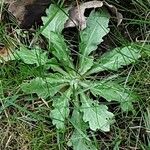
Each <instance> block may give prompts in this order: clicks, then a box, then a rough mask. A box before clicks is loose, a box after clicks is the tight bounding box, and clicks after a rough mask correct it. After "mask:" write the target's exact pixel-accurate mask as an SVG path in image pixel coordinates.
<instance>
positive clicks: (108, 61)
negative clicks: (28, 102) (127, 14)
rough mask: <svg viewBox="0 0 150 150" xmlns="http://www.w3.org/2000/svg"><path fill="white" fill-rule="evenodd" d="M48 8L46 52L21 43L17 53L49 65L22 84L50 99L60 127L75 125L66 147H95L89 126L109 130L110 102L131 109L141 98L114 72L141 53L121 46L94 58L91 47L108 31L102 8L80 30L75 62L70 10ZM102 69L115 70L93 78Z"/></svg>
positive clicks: (93, 149) (30, 61)
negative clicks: (68, 35) (68, 30)
mask: <svg viewBox="0 0 150 150" xmlns="http://www.w3.org/2000/svg"><path fill="white" fill-rule="evenodd" d="M46 13H47V16H46V17H43V18H42V20H43V24H44V28H43V27H42V28H43V30H42V34H43V36H45V37H46V39H47V41H48V52H47V53H46V52H45V53H43V52H42V51H41V50H37V49H34V50H27V49H25V48H21V49H20V51H19V52H18V54H19V55H20V59H22V60H23V61H24V62H25V63H28V64H36V65H37V66H40V65H41V66H44V67H45V68H46V69H47V70H46V71H45V73H43V77H40V76H39V77H36V78H33V79H31V80H29V81H26V82H24V83H22V85H21V88H22V90H23V91H24V92H25V93H27V94H32V93H36V94H37V95H38V97H40V98H43V99H44V100H45V101H46V100H51V101H52V106H51V109H50V117H51V119H52V123H53V125H55V126H56V129H57V130H59V131H65V129H66V127H67V126H68V125H70V126H72V128H73V132H72V135H71V136H70V140H69V141H68V146H73V149H74V150H81V149H82V150H96V149H97V147H96V146H95V145H94V144H93V142H92V139H91V138H89V136H88V133H87V129H90V130H92V131H97V130H100V131H103V132H108V131H110V125H111V124H112V123H113V122H114V120H115V116H114V114H113V112H111V111H109V106H110V104H109V103H110V102H111V101H116V103H118V104H120V108H121V109H122V111H129V110H131V109H132V108H133V104H132V103H133V102H134V101H136V100H137V95H136V94H135V93H134V92H133V91H132V90H131V89H130V88H129V87H127V86H126V85H123V84H121V83H120V82H118V80H117V75H116V76H115V73H116V72H117V70H118V69H120V68H123V66H127V65H129V64H132V63H134V62H135V61H136V60H137V59H138V58H139V57H140V50H138V49H136V48H134V47H132V46H123V47H117V48H114V49H112V50H110V51H108V52H106V53H105V54H103V55H101V56H99V57H96V58H95V57H94V55H93V52H94V51H95V50H97V48H98V45H99V44H100V43H101V42H102V41H103V37H104V36H105V35H107V34H108V32H109V30H110V29H109V25H108V24H109V20H110V15H109V13H108V12H107V11H106V10H103V9H100V10H97V11H94V10H93V11H92V12H91V13H90V15H89V17H88V18H87V22H86V24H87V26H86V28H85V29H83V30H81V31H79V41H78V42H79V46H78V48H79V49H78V51H77V54H78V55H77V61H74V60H73V58H72V54H71V50H70V48H69V46H68V44H67V41H66V39H65V38H64V36H63V34H62V30H63V29H64V24H65V22H66V20H67V19H68V15H67V14H68V9H63V8H62V9H60V8H58V7H57V6H56V5H51V6H50V8H49V9H47V11H46ZM26 56H27V57H28V58H27V57H26ZM49 56H51V58H49ZM49 69H50V70H51V72H48V70H49ZM103 71H111V72H114V75H113V76H106V77H98V76H97V77H95V76H96V74H97V75H98V74H100V72H103ZM93 74H94V75H93ZM101 98H103V99H102V101H101ZM104 100H105V102H104ZM107 104H109V105H107Z"/></svg>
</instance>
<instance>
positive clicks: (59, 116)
mask: <svg viewBox="0 0 150 150" xmlns="http://www.w3.org/2000/svg"><path fill="white" fill-rule="evenodd" d="M70 96H71V90H70V89H68V90H67V91H66V92H65V93H63V94H62V95H61V96H60V97H57V96H56V97H55V98H53V107H54V109H53V110H52V111H51V115H50V116H51V118H52V120H53V121H52V122H53V124H54V125H56V128H57V129H65V123H64V121H65V119H66V118H67V117H68V116H69V100H70Z"/></svg>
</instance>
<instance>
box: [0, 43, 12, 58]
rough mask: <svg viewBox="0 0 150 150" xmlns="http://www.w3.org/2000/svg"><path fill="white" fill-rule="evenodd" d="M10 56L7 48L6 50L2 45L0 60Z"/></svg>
mask: <svg viewBox="0 0 150 150" xmlns="http://www.w3.org/2000/svg"><path fill="white" fill-rule="evenodd" d="M9 54H10V51H9V50H8V48H6V47H5V46H4V45H1V46H0V58H2V59H5V58H6V57H8V56H9Z"/></svg>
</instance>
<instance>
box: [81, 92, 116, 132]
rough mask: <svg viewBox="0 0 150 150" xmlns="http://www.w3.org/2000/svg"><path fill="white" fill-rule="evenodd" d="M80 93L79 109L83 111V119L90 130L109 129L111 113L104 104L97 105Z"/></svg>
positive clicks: (106, 130)
mask: <svg viewBox="0 0 150 150" xmlns="http://www.w3.org/2000/svg"><path fill="white" fill-rule="evenodd" d="M80 95H81V102H82V106H81V111H82V112H83V120H84V121H85V122H88V123H89V126H90V128H91V129H92V130H94V131H96V129H101V130H102V131H105V132H108V131H110V124H111V122H112V118H113V116H114V115H113V114H112V113H111V112H109V111H108V107H107V106H106V105H99V104H98V103H96V102H95V101H93V100H91V99H90V98H89V97H87V96H85V95H84V94H80Z"/></svg>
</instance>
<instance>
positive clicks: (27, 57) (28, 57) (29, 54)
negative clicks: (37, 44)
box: [15, 47, 48, 66]
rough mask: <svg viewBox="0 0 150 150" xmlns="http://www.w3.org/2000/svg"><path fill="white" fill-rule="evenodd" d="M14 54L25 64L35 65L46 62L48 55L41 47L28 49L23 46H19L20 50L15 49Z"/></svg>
mask: <svg viewBox="0 0 150 150" xmlns="http://www.w3.org/2000/svg"><path fill="white" fill-rule="evenodd" d="M15 56H16V57H17V58H18V59H21V60H22V61H23V62H24V63H26V64H36V65H37V66H40V65H44V64H46V63H47V62H48V57H47V56H46V53H45V52H42V50H41V49H32V50H29V49H27V48H25V47H21V48H20V51H17V52H16V54H15Z"/></svg>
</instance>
